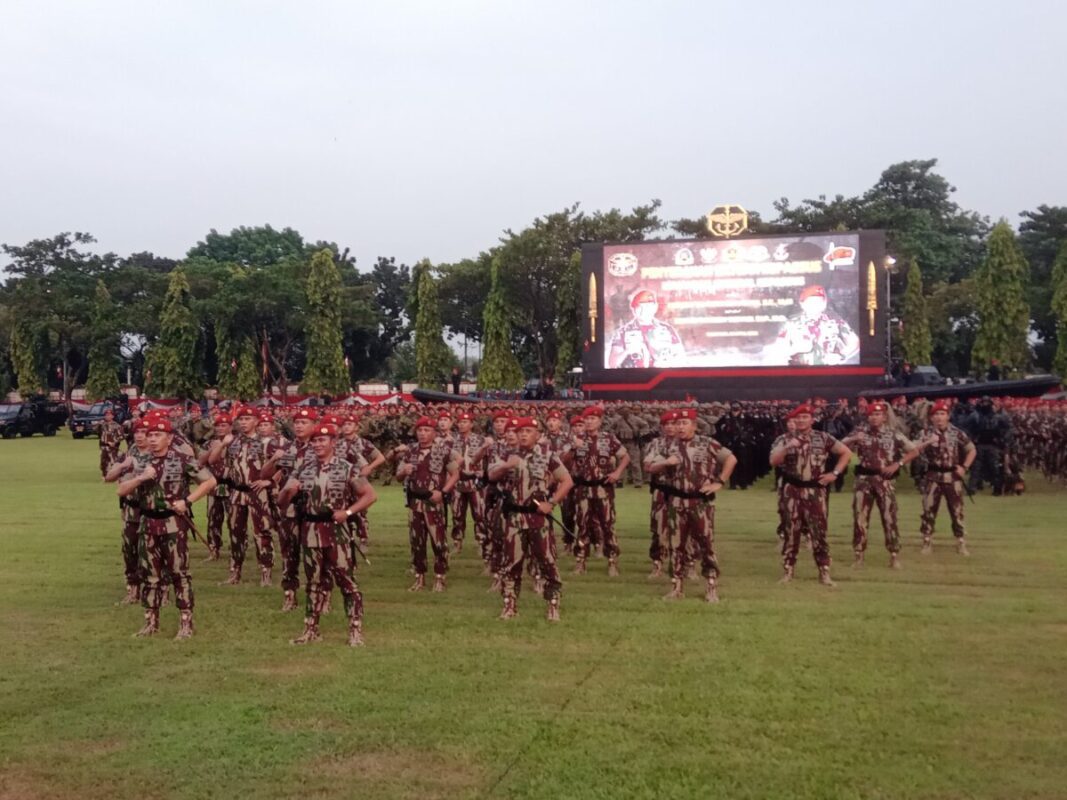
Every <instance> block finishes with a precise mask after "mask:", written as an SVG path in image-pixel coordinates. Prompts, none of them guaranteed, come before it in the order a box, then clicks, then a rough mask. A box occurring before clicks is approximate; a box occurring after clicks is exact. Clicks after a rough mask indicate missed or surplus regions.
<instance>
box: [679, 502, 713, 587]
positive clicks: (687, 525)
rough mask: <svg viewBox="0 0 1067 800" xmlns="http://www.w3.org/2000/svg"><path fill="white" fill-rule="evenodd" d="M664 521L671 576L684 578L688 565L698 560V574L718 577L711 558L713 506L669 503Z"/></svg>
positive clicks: (706, 576) (701, 503)
mask: <svg viewBox="0 0 1067 800" xmlns="http://www.w3.org/2000/svg"><path fill="white" fill-rule="evenodd" d="M668 520H669V523H670V527H671V530H670V533H669V534H668V535H669V536H670V537H671V540H672V541H674V542H675V543H676V544H675V546H674V559H673V562H672V565H671V566H672V570H673V572H672V574H673V575H674V577H676V578H681V577H685V575H686V574H687V573H688V572H689V564H690V563H692V562H694V561H697V560H699V561H700V574H701V575H703V576H704V577H705V578H717V577H718V576H719V562H718V561H717V560H716V558H715V504H714V503H704V502H698V503H688V502H685V501H682V502H675V503H671V504H670V511H669V516H668Z"/></svg>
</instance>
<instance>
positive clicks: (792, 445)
mask: <svg viewBox="0 0 1067 800" xmlns="http://www.w3.org/2000/svg"><path fill="white" fill-rule="evenodd" d="M785 446H786V447H788V448H790V449H792V450H796V449H797V448H798V447H800V439H798V438H796V437H795V436H794V437H793V438H792V439H790V440H789V441H788V442H786V443H785Z"/></svg>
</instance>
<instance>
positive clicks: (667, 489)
mask: <svg viewBox="0 0 1067 800" xmlns="http://www.w3.org/2000/svg"><path fill="white" fill-rule="evenodd" d="M659 490H660V491H661V492H663V493H664V494H665V495H667V496H668V497H680V498H681V499H682V500H707V501H709V502H710V501H712V500H714V499H715V492H711V493H710V494H704V493H703V492H684V491H682V490H681V489H676V488H675V487H673V486H664V485H662V484H660V487H659Z"/></svg>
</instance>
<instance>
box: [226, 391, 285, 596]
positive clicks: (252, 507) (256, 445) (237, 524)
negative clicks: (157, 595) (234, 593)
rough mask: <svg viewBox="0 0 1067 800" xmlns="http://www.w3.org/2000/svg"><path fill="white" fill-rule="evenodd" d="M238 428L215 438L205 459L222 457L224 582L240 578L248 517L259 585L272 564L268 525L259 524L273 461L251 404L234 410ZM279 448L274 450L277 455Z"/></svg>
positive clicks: (232, 582) (267, 582) (268, 575)
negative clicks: (226, 500)
mask: <svg viewBox="0 0 1067 800" xmlns="http://www.w3.org/2000/svg"><path fill="white" fill-rule="evenodd" d="M235 415H236V416H235V421H236V423H237V428H238V431H237V433H236V434H233V433H231V434H230V435H229V436H225V437H223V438H222V439H220V440H218V441H216V442H215V443H213V444H212V446H211V452H210V453H209V455H208V463H210V464H216V463H218V462H219V461H220V460H223V463H224V469H225V474H226V479H227V481H228V486H229V488H230V489H231V491H232V494H231V495H230V519H229V526H230V575H229V577H228V578H227V579H226V580H225V581H224V584H226V585H230V586H233V585H236V584H238V583H240V582H241V570H242V568H243V566H244V560H245V551H246V550H247V548H248V522H249V516H251V518H252V524H253V526H254V527H253V531H254V533H255V536H256V556H257V560H258V561H259V569H260V586H270V585H271V570H272V569H273V567H274V545H273V542H272V541H271V531H270V528H269V527H263V525H264V522H265V521H266V520H269V519H270V513H269V511H268V510H267V509H266V504H267V496H266V490H267V488H268V487H269V486H270V485H271V480H270V477H271V475H273V474H274V468H275V464H276V462H275V461H270V460H268V458H267V455H266V452H265V449H264V447H263V444H262V443H261V442H260V440H259V439H258V438H256V436H255V432H256V425H257V421H258V416H257V414H256V410H255V409H254V408H252V407H251V406H242V407H241V408H239V409H237V410H236V412H235ZM281 453H282V451H281V450H278V451H277V452H276V453H275V456H276V457H280V456H281Z"/></svg>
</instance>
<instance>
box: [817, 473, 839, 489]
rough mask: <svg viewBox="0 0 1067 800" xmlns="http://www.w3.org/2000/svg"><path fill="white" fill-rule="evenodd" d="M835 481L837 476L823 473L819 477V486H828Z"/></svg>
mask: <svg viewBox="0 0 1067 800" xmlns="http://www.w3.org/2000/svg"><path fill="white" fill-rule="evenodd" d="M836 480H837V476H836V475H834V473H832V472H824V473H823V474H822V475H820V476H819V485H820V486H829V485H830V484H831V483H833V482H834V481H836Z"/></svg>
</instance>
